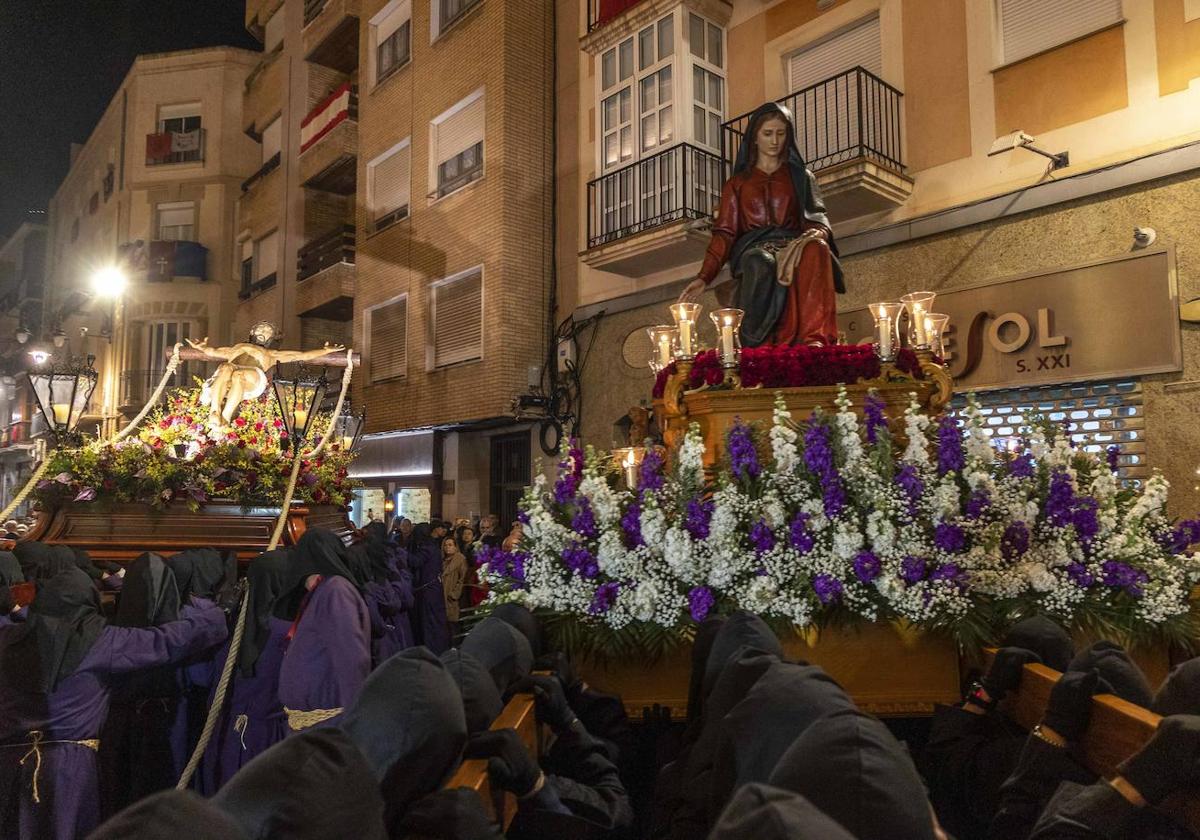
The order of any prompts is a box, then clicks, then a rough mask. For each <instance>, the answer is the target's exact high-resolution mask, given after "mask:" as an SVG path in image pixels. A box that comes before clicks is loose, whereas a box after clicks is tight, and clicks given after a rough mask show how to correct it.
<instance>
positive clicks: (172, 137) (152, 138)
mask: <svg viewBox="0 0 1200 840" xmlns="http://www.w3.org/2000/svg"><path fill="white" fill-rule="evenodd" d="M203 162H204V129H203V128H197V129H196V130H195V131H163V132H156V133H154V134H147V135H146V165H147V166H162V165H164V164H168V163H203ZM106 189H107V188H106Z"/></svg>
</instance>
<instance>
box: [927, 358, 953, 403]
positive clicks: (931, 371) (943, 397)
mask: <svg viewBox="0 0 1200 840" xmlns="http://www.w3.org/2000/svg"><path fill="white" fill-rule="evenodd" d="M921 372H922V373H924V374H925V376H926V378H928V379H929V381H930V382H932V383H933V387H934V392H933V394H932V396H930V398H929V412H930V413H931V414H937V413H940V412H941V411H942V409H944V408H945V407H946V406H947V405H949V404H950V398H951V397H952V396H954V380H953V379H952V378H951V377H950V372H949V371H947V370H946V368H944V367H943V366H942V365H939V364H934V363H933V362H932V361H929V360H928V359H922V360H921Z"/></svg>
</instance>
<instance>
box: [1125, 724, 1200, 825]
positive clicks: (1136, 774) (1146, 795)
mask: <svg viewBox="0 0 1200 840" xmlns="http://www.w3.org/2000/svg"><path fill="white" fill-rule="evenodd" d="M1117 769H1118V770H1120V772H1121V775H1122V776H1124V777H1125V780H1126V781H1128V782H1129V783H1130V784H1131V785H1133V786H1134V787H1135V788H1137V792H1138V793H1140V794H1141V795H1142V798H1143V799H1145V800H1146V801H1147V802H1149V803H1150V804H1151V805H1157V804H1158V803H1159V802H1161V801H1162V800H1163V799H1164V798H1166V796H1167V795H1168V794H1170V793H1173V792H1174V791H1177V790H1180V789H1182V788H1186V787H1193V786H1195V785H1200V717H1198V716H1196V715H1172V716H1171V717H1169V718H1163V720H1162V722H1161V723H1160V724H1159V725H1158V729H1156V730H1155V732H1154V737H1152V738H1151V739H1150V740H1149V741H1148V742H1147V743H1146V746H1144V747H1142V748H1141V750H1139V751H1138V752H1136V753H1134V754H1133V755H1132V756H1130V757H1129V758H1127V759H1126V760H1125V761H1124V762H1123V763H1121V764H1120V765H1119V766H1118V768H1117Z"/></svg>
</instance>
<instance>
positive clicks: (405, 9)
mask: <svg viewBox="0 0 1200 840" xmlns="http://www.w3.org/2000/svg"><path fill="white" fill-rule="evenodd" d="M410 18H412V0H397V1H396V2H392V3H388V4H387V5H386V6H384V7H383V9H381V10H380V11H379V13H378V14H377V15H375V17H373V18H371V26H373V27H375V43H376V44H381V43H383V42H384V41H386V40H387V39H388V38H389V37H391V36H392V35H393V34H395V32H396V30H397V29H399V28H400V27H401V26H403V25H404V21H406V20H409V19H410Z"/></svg>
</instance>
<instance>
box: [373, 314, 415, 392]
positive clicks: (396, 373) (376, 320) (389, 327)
mask: <svg viewBox="0 0 1200 840" xmlns="http://www.w3.org/2000/svg"><path fill="white" fill-rule="evenodd" d="M366 315H367V317H366V323H365V324H364V327H365V330H366V334H367V340H366V344H367V361H368V362H369V363H370V365H371V382H373V383H374V382H383V381H385V380H388V379H396V378H398V377H401V376H407V375H408V295H406V294H405V295H400V296H399V297H397V298H395V299H393V300H390V301H388V302H387V303H381V304H380V305H378V306H373V307H371V308H369V309H367V311H366Z"/></svg>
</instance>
